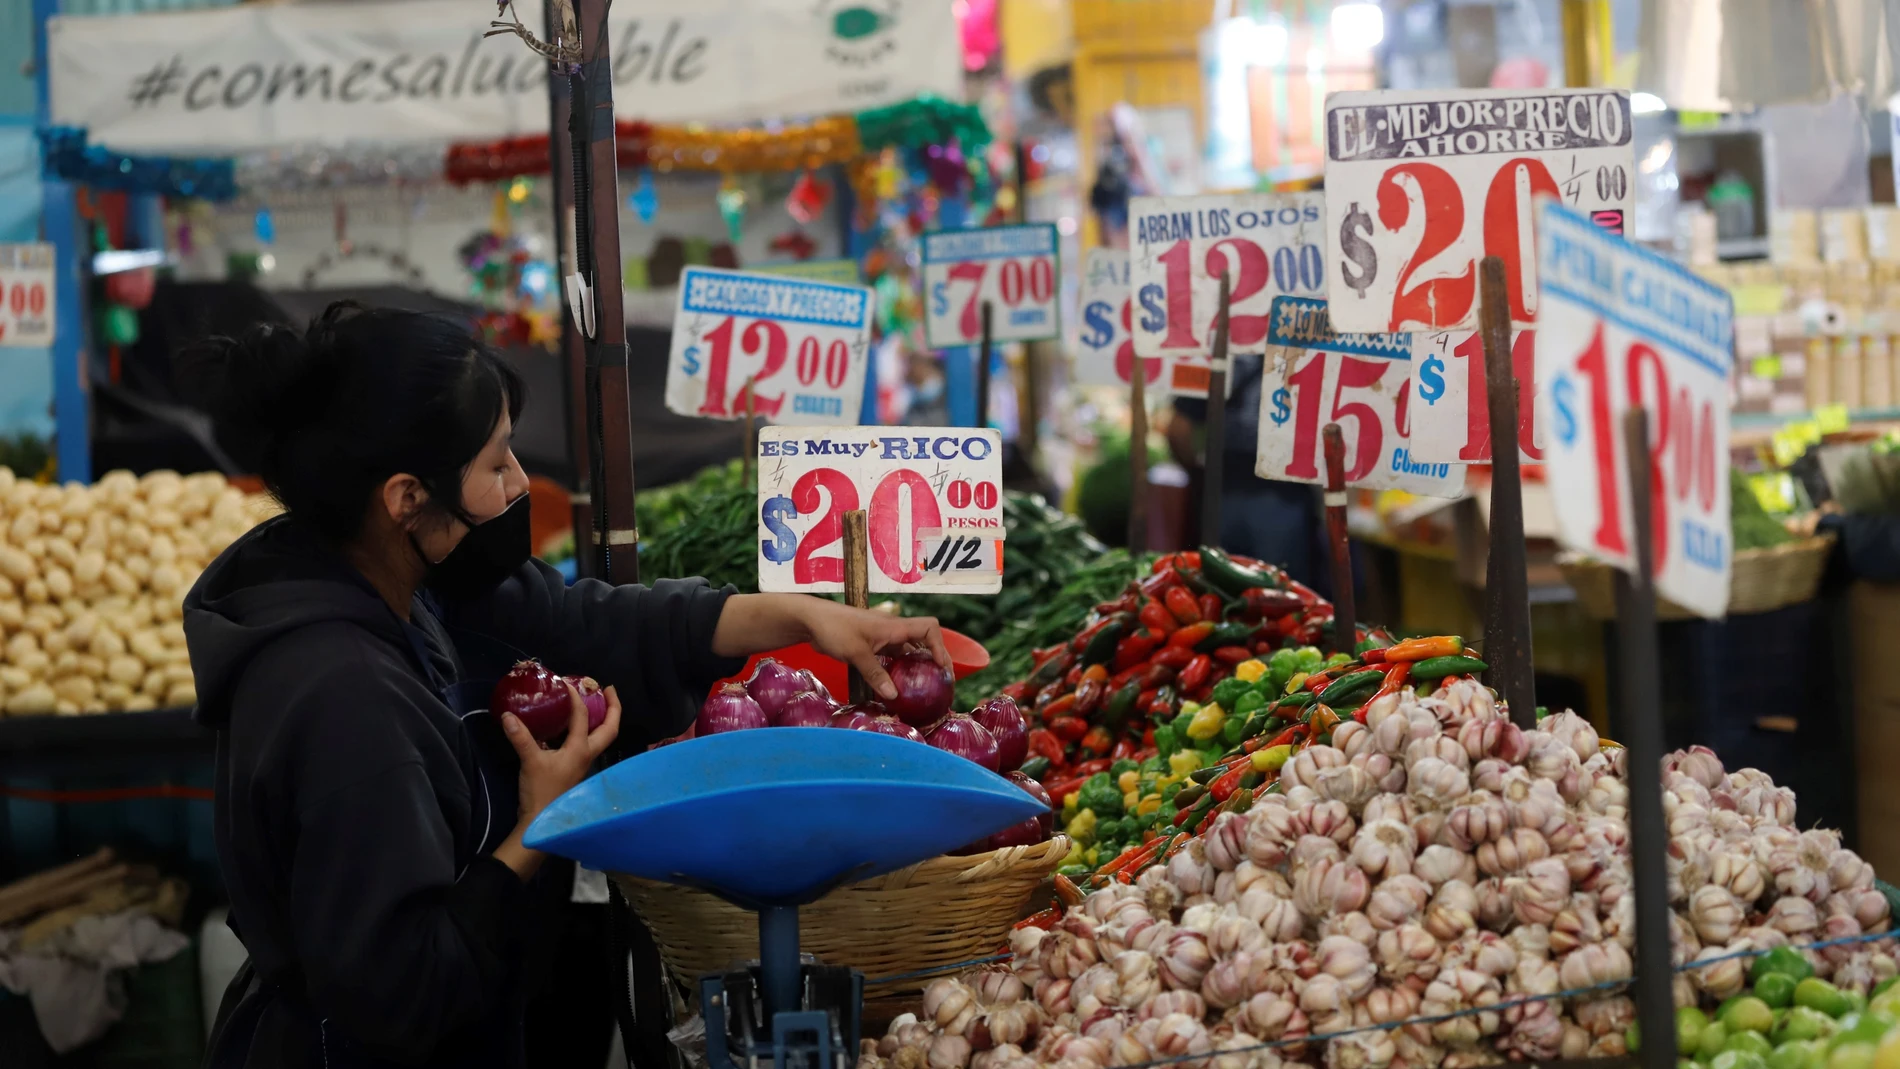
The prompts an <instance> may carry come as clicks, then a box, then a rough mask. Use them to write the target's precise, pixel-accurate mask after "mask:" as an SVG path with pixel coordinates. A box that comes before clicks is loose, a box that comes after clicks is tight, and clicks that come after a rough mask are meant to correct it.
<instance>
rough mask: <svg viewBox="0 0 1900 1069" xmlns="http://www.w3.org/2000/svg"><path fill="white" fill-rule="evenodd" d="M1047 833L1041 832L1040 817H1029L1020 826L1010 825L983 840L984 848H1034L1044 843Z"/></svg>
mask: <svg viewBox="0 0 1900 1069" xmlns="http://www.w3.org/2000/svg"><path fill="white" fill-rule="evenodd" d="M1048 838H1049V833H1048V832H1046V831H1044V830H1043V827H1042V818H1041V817H1030V818H1029V819H1028V820H1025V821H1023V822H1022V823H1021V824H1011V825H1010V826H1009V827H1007V828H1004V829H1003V830H1002V831H999V832H997V833H996V834H995V835H992V836H990V837H989V838H988V839H985V840H984V843H985V848H986V849H990V850H1001V849H1002V848H1003V847H1005V846H1034V845H1036V844H1037V843H1040V842H1046V841H1047V840H1048Z"/></svg>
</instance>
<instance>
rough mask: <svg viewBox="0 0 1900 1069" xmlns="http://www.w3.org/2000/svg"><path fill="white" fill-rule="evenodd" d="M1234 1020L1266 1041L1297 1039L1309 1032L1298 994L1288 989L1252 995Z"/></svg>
mask: <svg viewBox="0 0 1900 1069" xmlns="http://www.w3.org/2000/svg"><path fill="white" fill-rule="evenodd" d="M1235 1023H1236V1024H1239V1025H1241V1026H1242V1027H1244V1028H1246V1029H1247V1031H1249V1032H1252V1033H1253V1034H1254V1035H1257V1036H1260V1037H1261V1038H1263V1039H1266V1040H1280V1039H1300V1038H1303V1037H1305V1036H1307V1035H1308V1034H1310V1033H1309V1031H1308V1025H1307V1020H1306V1014H1305V1012H1304V1011H1302V1010H1301V1009H1300V1004H1299V999H1298V996H1296V995H1293V994H1291V993H1290V992H1289V993H1283V994H1259V995H1255V996H1254V997H1252V998H1250V999H1248V1000H1247V1001H1246V1003H1245V1004H1244V1005H1243V1006H1241V1008H1240V1010H1239V1012H1238V1013H1236V1014H1235Z"/></svg>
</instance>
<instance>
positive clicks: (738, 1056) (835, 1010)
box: [699, 957, 864, 1069]
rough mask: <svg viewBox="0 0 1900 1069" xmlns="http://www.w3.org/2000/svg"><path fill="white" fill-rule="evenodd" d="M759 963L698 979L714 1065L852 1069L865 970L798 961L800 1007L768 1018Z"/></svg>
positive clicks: (709, 1057) (725, 1067)
mask: <svg viewBox="0 0 1900 1069" xmlns="http://www.w3.org/2000/svg"><path fill="white" fill-rule="evenodd" d="M762 972H763V970H762V969H761V967H760V965H759V964H758V963H757V962H753V963H751V964H749V965H748V966H747V967H746V968H744V969H740V970H737V971H734V972H728V973H713V974H709V975H707V976H703V977H701V978H700V981H699V1005H700V1012H701V1013H702V1014H704V1016H705V1019H706V1063H707V1065H708V1066H709V1067H710V1069H762V1067H763V1066H767V1065H769V1066H772V1067H774V1069H851V1067H852V1066H854V1065H856V1064H857V1060H858V1017H859V1013H860V1011H861V1010H862V1008H863V1006H864V974H863V973H860V972H858V971H857V970H856V969H852V968H849V967H847V966H843V965H818V964H815V963H813V961H812V959H811V958H809V957H806V958H804V961H803V963H802V964H801V965H800V967H799V985H798V987H799V1007H798V1008H797V1009H795V1010H781V1011H779V1012H778V1013H776V1014H774V1015H772V1016H771V1019H770V1020H768V1019H767V1017H766V1010H765V997H764V984H765V981H764V978H763V976H762Z"/></svg>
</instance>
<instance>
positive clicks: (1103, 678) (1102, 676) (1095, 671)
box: [1076, 664, 1108, 683]
mask: <svg viewBox="0 0 1900 1069" xmlns="http://www.w3.org/2000/svg"><path fill="white" fill-rule="evenodd" d="M1107 681H1108V666H1107V665H1100V664H1092V665H1089V666H1088V667H1087V668H1084V669H1082V674H1081V676H1080V677H1079V678H1078V679H1077V680H1076V682H1077V683H1105V682H1107Z"/></svg>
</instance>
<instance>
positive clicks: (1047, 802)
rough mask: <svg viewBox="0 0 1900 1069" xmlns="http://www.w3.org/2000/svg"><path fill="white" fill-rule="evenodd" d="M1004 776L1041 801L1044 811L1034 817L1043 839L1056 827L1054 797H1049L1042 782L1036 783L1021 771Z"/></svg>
mask: <svg viewBox="0 0 1900 1069" xmlns="http://www.w3.org/2000/svg"><path fill="white" fill-rule="evenodd" d="M1004 776H1005V778H1007V779H1008V780H1009V781H1010V782H1011V783H1014V784H1015V785H1016V786H1018V787H1021V788H1022V789H1023V791H1024V792H1025V793H1027V794H1028V795H1029V796H1030V797H1031V798H1034V799H1035V800H1036V801H1038V802H1041V803H1042V807H1043V809H1044V810H1045V811H1044V812H1043V813H1042V815H1041V816H1038V817H1037V818H1036V823H1038V824H1040V825H1041V826H1042V837H1043V838H1044V839H1047V838H1048V837H1049V835H1050V833H1052V832H1054V831H1055V829H1056V802H1055V799H1053V798H1051V797H1049V792H1048V791H1047V790H1046V789H1044V787H1043V785H1042V784H1040V783H1037V782H1036V781H1035V780H1033V779H1030V778H1029V777H1028V776H1026V775H1024V774H1023V773H1022V772H1021V771H1015V772H1007V773H1005V774H1004ZM1037 841H1038V842H1040V841H1041V840H1037Z"/></svg>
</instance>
